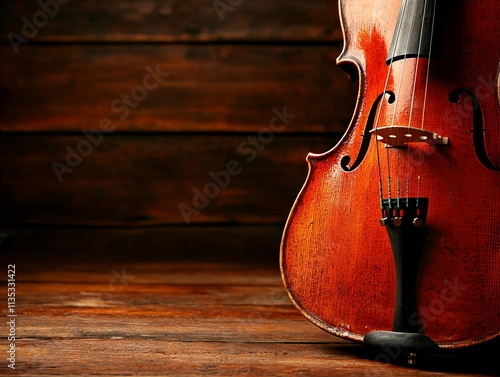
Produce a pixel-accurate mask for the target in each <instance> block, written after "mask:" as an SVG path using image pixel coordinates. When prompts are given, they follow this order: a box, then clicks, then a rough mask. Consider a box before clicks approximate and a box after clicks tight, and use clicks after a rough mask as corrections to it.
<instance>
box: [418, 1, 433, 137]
mask: <svg viewBox="0 0 500 377" xmlns="http://www.w3.org/2000/svg"><path fill="white" fill-rule="evenodd" d="M435 20H436V1H434V8H433V10H432V25H431V40H430V41H429V58H428V59H427V75H426V77H425V90H424V106H423V109H422V125H421V128H422V129H424V121H425V109H426V104H427V89H428V88H429V74H430V71H431V54H432V40H433V39H434V22H435Z"/></svg>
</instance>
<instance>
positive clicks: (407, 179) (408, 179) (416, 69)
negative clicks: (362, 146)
mask: <svg viewBox="0 0 500 377" xmlns="http://www.w3.org/2000/svg"><path fill="white" fill-rule="evenodd" d="M426 9H427V0H425V1H424V8H423V13H422V22H421V24H420V36H419V40H418V51H417V57H416V59H415V68H414V74H413V83H412V85H413V88H412V93H411V101H410V113H409V116H408V134H410V133H411V132H410V127H411V126H412V120H413V109H414V104H415V91H416V88H417V79H418V69H419V63H420V53H421V51H422V39H423V35H424V25H425V10H426ZM429 54H430V51H429ZM428 69H429V65H427V72H428ZM424 102H425V100H424ZM422 128H423V124H422ZM410 156H411V155H410V148H409V147H408V148H406V203H407V205H408V198H409V196H410V193H409V191H410V175H409V172H410Z"/></svg>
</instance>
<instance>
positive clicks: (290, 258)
mask: <svg viewBox="0 0 500 377" xmlns="http://www.w3.org/2000/svg"><path fill="white" fill-rule="evenodd" d="M429 1H430V0H429ZM414 2H416V3H419V1H418V0H415V1H414ZM405 4H406V7H407V8H408V9H409V7H410V5H411V4H412V2H411V1H405V0H403V1H402V0H349V1H347V0H341V1H340V4H339V11H340V16H341V23H342V29H343V33H344V49H343V52H342V54H341V55H340V56H339V58H338V60H337V62H338V64H339V65H340V66H341V67H342V68H344V69H345V70H346V71H347V73H348V74H349V75H350V76H351V78H354V79H359V94H358V100H357V105H356V109H355V111H354V115H353V118H352V121H351V124H350V125H349V127H348V129H347V131H346V133H345V134H344V136H343V137H342V139H341V140H340V142H339V143H338V144H337V145H336V146H334V147H333V148H332V149H331V150H330V151H328V152H326V153H322V154H312V153H311V154H309V155H308V156H307V163H308V166H309V174H308V176H307V179H306V181H305V184H304V186H303V188H302V190H301V191H300V193H299V195H298V197H297V199H296V201H295V204H294V206H293V208H292V210H291V213H290V215H289V218H288V221H287V224H286V227H285V230H284V233H283V238H282V244H281V252H280V267H281V273H282V277H283V281H284V284H285V287H286V289H287V291H288V293H289V296H290V298H291V299H292V301H293V303H294V304H295V305H296V306H297V308H298V309H299V310H300V311H301V312H302V313H303V314H304V315H305V316H306V317H307V318H308V319H309V320H310V321H311V322H313V323H314V324H315V325H317V326H319V327H320V328H322V329H323V330H325V331H327V332H329V333H331V334H333V335H336V336H339V337H342V338H345V339H349V340H352V341H356V342H365V343H368V338H367V335H368V334H370V333H377V332H397V333H402V334H406V333H409V334H419V336H420V335H421V336H424V337H425V338H426V339H430V340H431V342H432V343H433V344H435V345H436V346H437V347H439V348H442V349H444V348H461V347H466V346H470V345H474V344H478V343H483V342H485V341H488V340H490V339H493V338H495V337H498V336H499V335H500V94H499V93H500V79H499V68H500V65H499V63H500V44H499V41H500V22H499V21H498V20H500V7H498V2H497V1H495V0H483V1H480V2H477V1H472V0H446V1H437V2H435V6H436V7H438V6H440V7H441V9H440V11H439V12H437V13H432V17H433V18H434V22H433V23H432V24H431V26H430V27H426V28H421V29H418V30H420V31H419V32H418V33H417V32H410V33H406V34H405V30H404V29H405V28H407V27H408V25H409V21H408V20H407V21H405V18H404V17H406V19H411V14H409V13H406V15H404V14H403V13H404V10H403V6H404V5H405ZM423 6H424V7H427V6H428V5H423ZM417 13H418V12H417ZM413 14H414V13H413ZM426 17H427V16H426ZM427 18H429V17H427ZM421 19H425V17H420V18H418V17H417V21H416V22H415V23H421V22H422V23H423V21H422V20H421ZM405 22H406V24H405ZM413 22H414V21H411V23H410V24H413ZM398 24H400V26H398ZM401 25H402V26H401ZM405 25H406V26H405ZM398 27H399V29H398ZM424 29H425V30H427V31H422V30H424ZM429 29H432V31H431V32H430V33H431V34H432V39H431V40H432V42H430V45H432V44H433V46H432V47H431V48H429V43H428V44H427V46H423V47H422V48H421V49H422V51H424V50H431V51H428V55H429V56H425V54H424V53H420V51H421V49H420V47H419V48H418V52H417V53H416V54H413V55H416V56H412V53H411V51H409V53H408V54H407V55H405V56H403V57H402V56H399V57H398V56H397V55H398V54H400V53H399V52H397V51H396V52H394V51H393V52H392V55H391V51H390V50H391V45H392V46H394V44H395V40H396V38H397V37H396V34H398V35H399V36H403V37H401V38H402V39H401V40H400V41H399V45H400V49H403V50H404V47H406V46H408V45H409V44H411V43H412V42H407V40H406V35H407V34H409V35H410V37H412V38H413V39H415V38H416V39H418V40H419V41H420V42H421V41H422V37H420V35H424V34H429V31H428V30H429ZM408 38H409V37H408ZM396 45H397V42H396ZM401 46H402V47H401ZM419 46H420V45H419ZM396 50H397V47H396ZM405 54H406V52H405ZM423 204H425V206H426V208H425V209H423V207H422V206H423ZM423 212H425V214H424V213H423ZM423 217H425V218H423ZM401 221H403V222H405V223H404V224H403V226H401ZM402 227H405V229H404V230H400V229H401V228H402ZM417 228H418V230H416V229H417ZM410 348H411V347H410ZM417 348H418V347H417Z"/></svg>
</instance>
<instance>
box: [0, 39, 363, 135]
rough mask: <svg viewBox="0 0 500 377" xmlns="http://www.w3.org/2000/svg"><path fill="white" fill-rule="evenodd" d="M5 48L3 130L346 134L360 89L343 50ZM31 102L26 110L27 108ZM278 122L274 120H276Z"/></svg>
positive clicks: (0, 75) (0, 77)
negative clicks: (282, 115)
mask: <svg viewBox="0 0 500 377" xmlns="http://www.w3.org/2000/svg"><path fill="white" fill-rule="evenodd" d="M9 49H10V47H7V46H1V47H0V54H1V55H2V62H1V67H2V69H1V70H0V87H2V90H1V91H0V115H1V116H0V130H1V131H4V132H8V131H37V132H43V131H72V132H81V131H82V130H84V129H85V130H91V129H98V128H99V126H100V124H101V122H102V121H103V119H110V120H111V121H112V122H113V123H112V126H111V127H112V128H113V132H120V131H126V132H158V131H161V132H163V131H169V132H170V131H173V132H200V131H201V132H212V131H217V132H220V131H222V132H227V131H229V132H234V131H237V132H257V131H259V130H260V129H262V128H263V127H268V126H269V123H270V122H271V120H272V119H273V117H275V116H276V115H275V114H274V113H273V109H276V111H278V112H283V109H284V107H285V106H286V109H287V111H288V113H290V114H295V115H297V116H296V118H294V119H293V122H289V124H287V125H286V127H285V129H284V130H283V132H343V131H344V130H345V128H346V127H347V125H348V123H349V121H350V118H351V116H352V109H353V108H354V104H355V98H356V91H357V85H352V84H351V83H349V81H348V79H347V76H346V75H345V74H344V72H343V71H342V70H341V69H340V68H337V67H335V63H334V60H335V58H336V56H337V55H338V54H339V53H340V49H339V47H338V46H314V45H312V46H308V45H300V46H295V45H287V46H279V45H270V46H261V45H254V44H249V45H184V44H180V45H151V44H133V45H56V46H53V45H43V46H27V48H26V49H25V50H24V51H23V53H19V54H14V53H12V51H9ZM28 106H29V111H27V108H28ZM280 123H281V121H280V120H279V119H278V124H280Z"/></svg>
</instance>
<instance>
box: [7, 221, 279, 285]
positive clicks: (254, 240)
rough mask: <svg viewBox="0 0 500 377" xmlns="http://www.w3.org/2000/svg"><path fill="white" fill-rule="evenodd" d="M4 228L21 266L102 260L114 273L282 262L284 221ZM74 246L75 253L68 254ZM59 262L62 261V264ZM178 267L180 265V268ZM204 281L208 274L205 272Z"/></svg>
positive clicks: (65, 265) (13, 256) (71, 264)
mask: <svg viewBox="0 0 500 377" xmlns="http://www.w3.org/2000/svg"><path fill="white" fill-rule="evenodd" d="M0 232H1V233H3V234H9V235H10V236H11V242H10V248H9V250H10V251H9V253H8V255H9V258H10V260H11V261H16V262H18V263H20V264H21V265H31V264H35V265H37V266H44V267H43V268H44V269H48V270H54V269H55V268H56V267H58V268H62V269H67V268H69V267H71V269H72V271H74V270H75V268H76V267H75V266H80V265H88V264H100V265H102V266H106V267H105V271H106V272H107V273H108V275H109V274H110V271H111V270H112V269H116V270H118V271H121V269H122V268H124V267H125V268H126V267H127V266H130V265H131V264H133V265H134V268H138V266H137V264H138V261H141V263H152V262H157V261H163V262H165V261H177V262H179V261H190V266H191V265H192V264H193V263H195V262H196V263H199V262H200V261H219V262H220V261H225V262H233V263H249V264H256V263H258V264H259V265H273V266H277V265H278V264H277V262H278V250H279V245H280V241H281V234H282V232H283V225H278V226H233V227H231V226H223V225H215V226H194V227H190V226H164V227H145V228H129V227H126V228H94V227H89V228H67V227H63V228H61V227H59V228H57V227H40V228H5V227H2V228H0ZM200 245H203V247H200ZM0 246H1V247H2V249H4V248H5V247H6V245H5V243H4V242H2V243H1V244H0ZM69 250H71V252H68V251H69ZM96 250H106V252H105V253H100V252H97V253H96V252H95V251H96ZM3 252H4V253H5V251H3ZM53 261H57V264H54V263H53ZM9 263H12V262H9ZM40 268H41V267H40ZM177 268H178V269H180V267H179V266H177ZM84 272H88V271H87V270H85V271H84ZM162 273H165V272H164V271H162ZM171 273H173V272H171ZM175 273H177V275H176V277H175V279H176V280H181V279H182V273H181V270H179V271H175ZM31 274H33V272H31ZM149 274H156V275H158V274H159V272H157V271H156V270H151V269H150V271H149ZM226 275H227V274H226ZM146 276H149V275H146ZM156 278H157V279H158V277H156ZM236 278H238V279H239V277H238V276H235V279H236ZM67 279H69V277H67ZM78 279H80V280H78ZM203 279H208V277H207V276H205V277H203ZM108 280H109V278H108ZM71 281H83V280H81V274H77V273H74V274H73V276H72V278H71ZM141 281H142V280H141ZM144 282H145V283H147V281H144ZM245 283H248V281H245Z"/></svg>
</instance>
